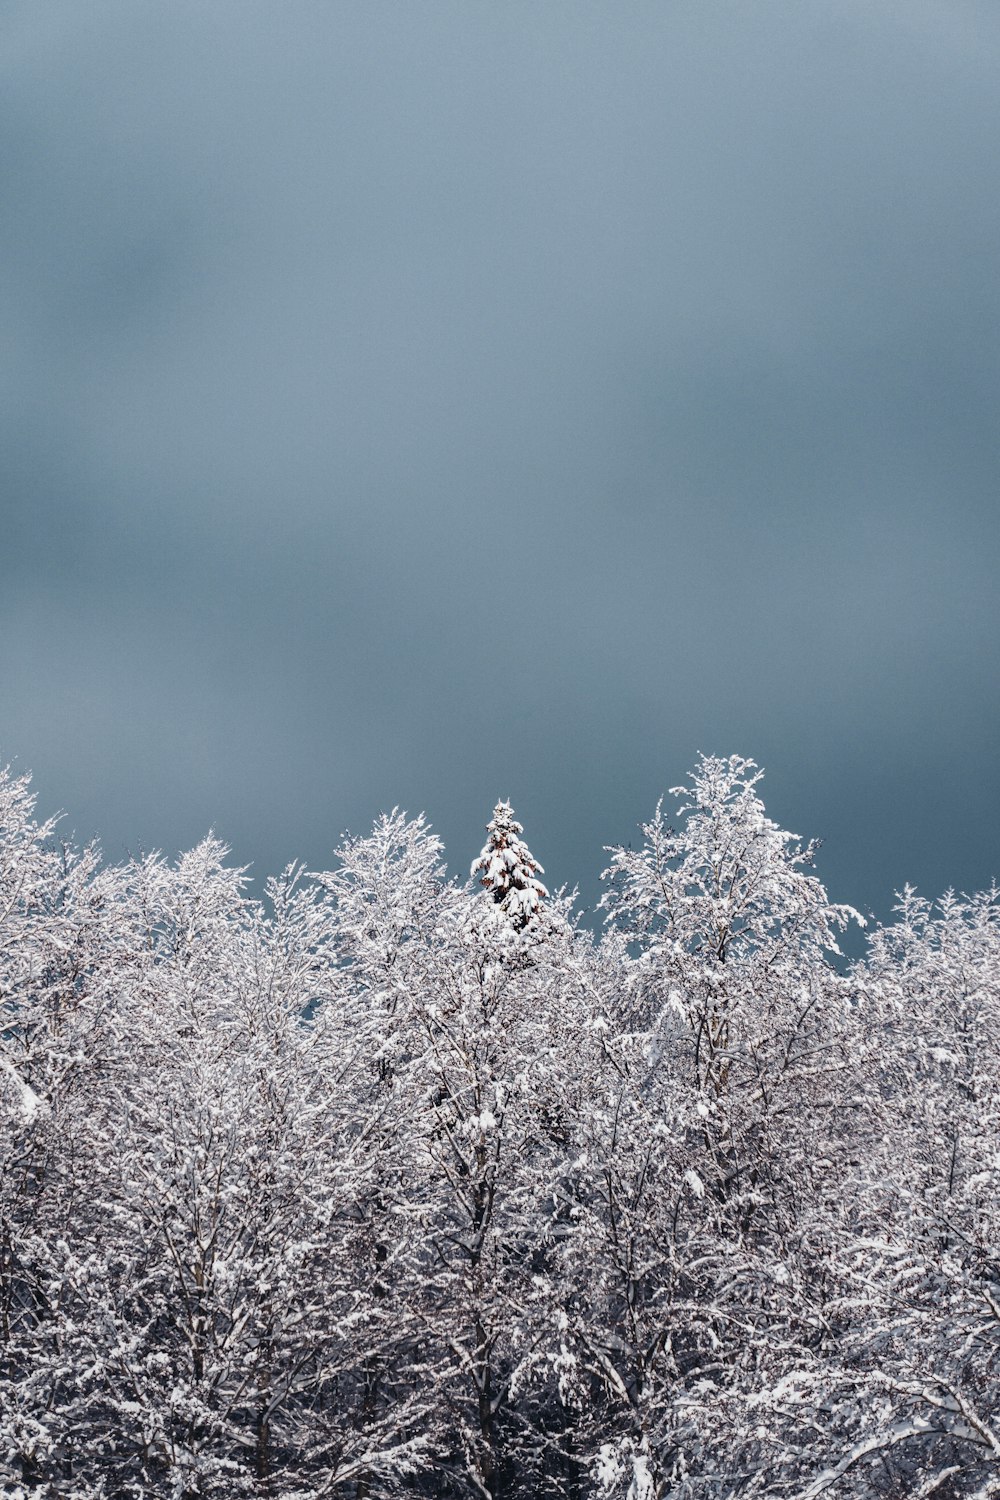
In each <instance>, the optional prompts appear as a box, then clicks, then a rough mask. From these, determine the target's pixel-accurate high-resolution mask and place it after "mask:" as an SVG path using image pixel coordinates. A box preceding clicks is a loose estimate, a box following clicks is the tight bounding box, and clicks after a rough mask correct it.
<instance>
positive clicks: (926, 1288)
mask: <svg viewBox="0 0 1000 1500" xmlns="http://www.w3.org/2000/svg"><path fill="white" fill-rule="evenodd" d="M760 775H761V773H760V772H759V770H758V768H757V767H756V766H755V765H754V763H753V762H752V761H749V760H746V759H743V758H741V757H737V756H733V757H729V758H718V757H702V758H701V759H700V760H699V762H698V765H697V766H696V767H695V770H694V772H693V773H692V775H691V777H690V778H689V780H688V782H687V783H686V784H685V785H684V786H682V787H679V788H676V789H675V790H674V792H673V793H672V794H671V796H672V799H674V800H675V801H676V802H677V804H678V805H677V807H676V811H674V812H673V813H672V814H671V815H670V817H668V815H667V813H666V811H665V810H664V808H663V806H661V807H660V808H658V809H657V811H656V813H655V815H654V817H653V818H652V820H651V821H650V822H649V823H648V824H647V825H645V826H644V827H643V830H642V839H641V842H640V843H638V844H637V846H636V847H635V848H629V849H616V850H613V851H611V852H610V859H609V867H608V869H607V871H606V872H605V875H606V893H605V896H604V898H603V902H602V906H603V915H604V917H605V919H606V920H605V922H604V925H603V929H602V932H601V934H600V935H595V934H594V933H593V932H591V931H590V930H588V929H587V928H585V927H583V926H582V925H581V924H580V922H579V920H578V918H577V917H576V916H575V914H574V910H573V903H572V899H571V897H570V896H568V895H566V894H565V893H557V894H555V895H550V893H549V892H548V890H547V889H546V887H545V886H544V885H543V884H542V882H541V879H540V878H539V877H540V876H541V875H542V874H543V873H544V872H543V871H542V869H541V867H540V865H539V864H538V862H537V860H536V859H535V858H534V857H533V855H532V854H531V852H530V850H529V849H528V847H527V844H526V843H525V842H524V840H523V838H522V833H523V830H522V829H521V827H520V825H519V824H518V823H517V821H516V819H515V817H514V813H513V810H512V809H511V808H510V806H509V805H508V804H506V803H500V804H498V806H497V808H496V811H495V813H494V816H493V819H492V821H491V823H490V825H489V829H488V838H487V844H486V847H485V848H484V850H483V853H482V855H481V856H480V858H479V859H478V860H477V861H476V863H475V865H474V866H473V871H472V878H471V879H470V880H469V881H466V882H463V881H461V880H458V879H454V878H449V876H448V874H447V872H446V870H445V867H444V864H443V851H442V847H441V844H440V842H439V840H438V839H437V838H436V837H435V835H434V834H433V832H432V831H431V829H430V828H429V827H428V826H427V824H426V822H425V821H424V819H423V818H415V819H410V818H408V817H407V816H406V815H404V814H402V813H400V812H398V811H394V812H393V813H391V814H389V815H386V816H382V817H380V818H379V819H378V820H377V822H376V823H375V826H374V828H373V830H372V832H371V833H370V834H368V835H367V836H365V837H360V838H349V839H347V840H346V841H345V842H344V843H343V845H342V846H341V848H340V849H339V850H338V851H337V856H336V859H335V861H334V864H333V868H332V869H331V870H329V871H324V872H314V873H310V872H306V871H304V870H302V869H301V868H298V867H295V866H292V867H289V868H288V869H286V870H285V871H284V873H283V874H282V875H281V876H280V877H278V878H274V879H272V880H270V881H269V882H268V884H267V887H266V891H265V894H264V897H263V899H260V900H258V899H251V897H250V895H249V894H248V889H247V881H246V875H245V872H244V871H241V870H239V869H235V868H232V867H231V866H229V865H228V864H227V863H226V858H227V850H226V849H225V847H224V846H223V845H222V844H220V843H219V842H218V841H217V840H216V839H214V838H208V839H206V840H205V841H204V842H203V843H201V844H200V845H198V847H197V848H195V849H193V850H192V851H191V852H190V853H187V854H185V855H183V856H182V857H180V858H179V859H178V860H177V861H176V862H172V863H171V862H169V861H167V860H165V859H163V858H162V857H160V856H159V855H151V856H148V857H144V858H141V859H133V860H129V861H128V862H126V863H124V864H120V865H116V866H112V865H108V864H105V863H103V862H102V861H101V859H100V857H99V853H98V851H97V850H96V849H95V848H83V849H77V848H73V847H70V846H67V845H65V844H62V843H60V842H59V840H58V837H57V828H56V825H55V824H54V823H53V822H42V821H39V820H38V819H37V817H36V814H35V805H34V802H33V799H32V795H31V792H30V788H29V785H28V782H27V779H26V778H23V777H16V776H13V775H11V774H10V773H9V772H5V773H3V774H2V776H0V1006H2V1012H3V1032H2V1040H0V1482H2V1485H3V1488H4V1492H5V1493H6V1494H9V1495H11V1496H12V1497H15V1500H56V1497H60V1500H70V1497H81V1500H126V1497H129V1500H132V1497H146V1496H168V1497H173V1500H193V1497H206V1500H208V1497H213V1500H214V1497H219V1500H222V1497H243V1496H255V1497H256V1496H271V1497H275V1500H321V1497H330V1500H389V1497H399V1496H427V1497H430V1496H442V1497H455V1500H458V1497H462V1500H528V1497H548V1496H552V1497H556V1500H558V1497H565V1500H585V1497H586V1500H667V1497H669V1500H736V1497H783V1500H818V1497H820V1496H827V1497H829V1500H862V1497H865V1500H867V1497H871V1496H877V1497H903V1496H907V1497H909V1496H932V1495H933V1496H934V1497H936V1500H956V1497H972V1496H982V1497H986V1496H989V1495H996V1494H1000V1358H998V1355H1000V1248H998V1247H1000V1222H998V1219H1000V1211H998V1202H1000V1198H998V1187H1000V1130H998V1127H1000V1109H998V1104H1000V1087H998V1084H1000V1075H998V1067H997V1061H998V1045H1000V1032H998V1019H1000V905H998V893H997V891H996V890H995V889H993V890H990V891H987V892H984V893H982V894H979V895H974V896H971V897H966V896H957V895H955V894H953V893H950V894H948V895H946V896H945V897H944V898H942V899H941V900H940V901H939V902H937V903H936V904H931V903H930V902H928V901H927V900H925V899H924V898H922V897H921V896H918V895H917V893H916V892H915V891H913V890H912V889H910V888H907V889H906V890H905V891H904V892H903V893H902V894H901V896H900V897H899V904H898V906H897V908H896V910H895V913H894V918H893V920H892V921H891V922H890V923H889V924H888V925H886V926H879V927H877V928H876V929H875V930H874V931H873V932H872V933H871V934H870V935H869V938H868V946H867V952H866V954H865V956H864V958H863V959H861V960H859V961H857V962H855V963H853V964H850V965H848V964H847V963H846V962H845V961H842V960H840V959H839V958H838V951H839V950H838V946H837V943H838V937H839V935H840V934H841V933H842V932H843V930H844V929H845V927H846V926H847V924H848V923H852V922H854V921H860V918H858V916H857V913H855V912H853V911H852V910H851V909H850V908H849V907H845V906H838V905H834V904H832V903H831V902H830V901H829V899H828V897H827V893H826V891H825V890H824V888H823V886H822V884H821V883H820V881H819V880H818V879H817V877H816V875H815V874H814V873H813V856H814V852H815V850H814V847H813V846H812V845H803V844H801V843H800V841H799V840H798V839H796V838H795V837H793V836H792V835H791V834H789V833H787V832H784V831H783V830H781V829H780V828H779V827H778V826H777V825H776V824H775V823H773V822H772V821H771V820H770V819H769V818H768V817H767V815H766V813H765V809H764V806H763V803H762V801H761V798H760V794H759V783H760Z"/></svg>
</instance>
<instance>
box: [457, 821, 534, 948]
mask: <svg viewBox="0 0 1000 1500" xmlns="http://www.w3.org/2000/svg"><path fill="white" fill-rule="evenodd" d="M486 832H487V833H488V834H489V838H488V840H487V842H486V844H485V845H484V846H483V848H482V850H481V851H480V853H479V856H478V858H477V859H476V860H475V861H474V862H473V865H472V872H471V873H472V878H473V879H475V877H476V876H477V875H479V876H480V881H479V883H480V885H482V886H485V888H486V889H487V890H488V891H489V892H490V894H491V895H492V897H493V900H494V901H495V902H496V904H497V905H498V906H499V908H500V910H501V911H502V912H503V913H504V915H505V916H507V917H509V918H510V921H511V923H512V924H513V926H514V928H515V929H516V930H517V931H519V932H520V931H522V930H523V929H524V928H525V927H527V925H528V923H529V922H531V921H532V919H533V918H534V917H536V916H537V915H538V913H539V911H540V910H541V909H542V906H543V904H544V902H545V901H547V900H548V895H549V893H548V891H547V890H546V888H545V886H544V885H543V884H542V882H541V881H540V880H539V879H537V876H538V875H544V874H545V871H544V870H543V869H542V867H541V865H540V864H539V863H538V861H537V860H536V859H535V857H534V856H533V854H532V853H531V850H530V849H529V848H528V846H527V844H526V843H525V842H524V840H523V839H522V838H521V834H522V833H523V832H524V829H523V827H522V825H521V824H520V823H519V822H518V821H517V819H516V818H515V817H514V809H513V808H512V807H511V805H510V803H509V802H498V803H497V805H496V807H495V808H494V809H493V817H492V818H491V819H490V821H489V823H487V825H486Z"/></svg>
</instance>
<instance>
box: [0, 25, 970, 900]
mask: <svg viewBox="0 0 1000 1500" xmlns="http://www.w3.org/2000/svg"><path fill="white" fill-rule="evenodd" d="M998 127H1000V9H998V7H997V6H996V4H995V0H984V3H982V4H978V3H963V0H941V3H937V4H933V3H928V0H898V3H891V4H890V3H878V0H874V3H873V0H857V3H852V0H824V3H822V4H812V3H809V0H787V3H781V4H779V3H772V0H755V3H754V4H752V5H748V4H744V3H742V0H740V3H737V0H732V3H728V4H723V3H714V0H670V3H664V0H656V3H650V4H632V3H623V0H607V3H605V4H591V3H586V0H572V3H568V0H567V3H559V0H545V3H544V4H539V3H538V0H525V3H514V0H504V3H502V4H499V5H498V4H495V3H492V0H491V3H487V0H461V3H455V4H445V3H441V0H422V3H421V4H419V5H415V4H407V3H403V0H397V3H392V4H390V3H383V0H358V3H350V4H348V3H335V0H324V3H319V0H317V3H305V0H272V3H268V4H263V3H256V0H211V3H210V4H205V3H204V0H198V3H197V4H185V3H183V0H170V3H164V0H150V3H137V0H121V3H114V4H112V3H105V0H88V3H87V4H84V5H81V4H80V3H79V0H67V3H65V4H58V3H50V0H8V3H6V4H4V5H3V7H2V9H0V142H2V153H0V171H2V200H0V201H2V211H0V320H2V322H0V350H2V356H0V396H2V405H0V421H2V442H0V469H2V473H0V506H2V520H3V529H2V546H0V632H2V641H3V650H2V655H0V661H2V667H0V754H2V755H3V757H4V758H5V759H11V758H14V759H15V761H16V763H17V764H18V765H19V766H21V767H24V768H27V767H30V768H32V769H33V770H34V772H35V780H36V787H37V790H38V792H39V795H40V802H41V806H42V809H43V810H44V811H46V812H48V811H53V810H55V809H56V808H58V807H62V808H64V809H65V811H66V815H67V816H66V826H67V828H72V829H75V830H76V832H77V833H78V835H80V836H81V837H89V836H91V835H93V834H94V833H99V834H100V836H101V839H102V842H103V844H104V847H105V849H106V851H107V853H108V855H109V856H110V857H113V858H118V857H120V856H121V854H122V852H123V850H124V849H125V847H126V846H128V847H131V848H133V849H134V848H138V847H146V848H152V847H164V848H167V849H170V850H174V849H176V848H177V847H179V846H185V845H188V844H190V843H192V842H194V841H195V840H196V839H197V838H198V837H200V836H201V835H202V834H203V833H204V832H205V831H206V829H207V828H208V827H209V825H212V826H214V827H215V828H216V830H217V831H218V832H219V833H220V834H221V835H222V836H223V837H224V838H226V839H227V840H228V841H229V842H230V843H231V844H232V845H233V848H234V853H235V855H236V857H238V858H239V859H240V860H241V861H253V862H254V865H255V867H256V868H257V869H258V871H270V870H273V869H276V868H278V867H280V866H281V865H282V864H283V863H284V862H285V861H286V860H288V859H290V858H292V857H295V856H301V857H304V858H305V859H306V860H307V861H309V862H310V863H311V864H313V865H315V864H323V863H327V862H328V859H329V851H330V849H331V848H332V847H333V845H334V844H335V843H336V842H337V840H338V838H339V836H340V834H341V832H342V830H344V829H345V828H350V829H351V830H353V831H363V830H364V829H366V828H367V827H368V826H369V824H370V823H371V820H372V818H373V817H374V815H375V814H376V813H377V812H378V811H379V810H380V809H381V808H383V807H390V806H392V805H393V804H399V805H401V806H404V807H406V808H408V809H409V810H410V811H411V812H417V811H420V810H425V811H426V812H427V814H428V816H429V817H430V819H431V821H432V822H433V823H434V825H435V826H436V827H437V828H438V829H439V831H440V832H441V833H442V835H443V837H444V838H445V840H446V843H447V846H448V852H449V856H450V859H451V862H452V864H453V866H454V867H457V868H460V869H464V868H467V866H468V862H469V860H470V859H471V858H472V857H473V855H474V854H475V853H476V851H477V850H478V848H479V846H480V844H481V843H482V829H483V824H484V823H485V822H486V820H487V818H488V816H489V813H490V810H491V808H492V805H493V803H494V802H495V800H496V798H497V796H498V795H504V796H509V797H510V798H511V799H512V800H513V802H514V805H515V807H516V808H517V810H518V812H519V815H520V816H521V819H522V821H523V822H524V824H525V829H526V837H527V839H528V842H529V844H530V845H531V847H532V849H533V850H534V852H535V854H536V855H537V856H538V857H539V858H540V859H541V861H542V863H543V864H544V865H545V866H546V868H547V870H548V874H549V877H550V882H554V883H556V884H559V883H561V882H563V881H566V882H568V883H570V884H573V883H577V882H579V883H580V885H581V887H582V888H583V891H584V894H585V896H586V897H587V898H588V900H592V899H593V896H594V894H595V892H596V875H597V872H598V871H599V869H600V868H601V864H602V855H601V846H602V845H604V844H608V843H612V842H619V841H620V842H626V841H628V840H629V839H630V838H631V837H632V836H633V834H634V830H635V827H636V824H637V823H638V822H640V821H641V820H642V819H643V818H645V817H647V816H648V815H649V814H650V813H651V812H652V809H653V807H654V805H655V802H656V799H657V796H658V795H659V793H660V792H661V791H663V790H664V789H666V788H667V787H669V786H671V785H673V784H674V783H676V782H678V781H680V780H681V779H683V777H684V775H685V774H686V772H687V770H688V769H689V767H690V766H691V765H692V763H693V761H694V758H695V755H696V753H697V752H698V751H699V750H705V751H708V752H714V753H720V754H727V753H729V752H731V751H738V752H740V753H741V754H746V755H752V756H753V757H754V758H755V759H756V760H758V761H759V762H760V763H761V764H763V765H764V766H766V768H767V772H768V777H767V782H766V783H765V787H764V792H765V800H766V801H767V804H768V809H769V811H770V812H771V813H772V815H773V816H774V817H776V818H777V819H778V820H779V821H780V822H782V823H783V824H784V825H785V826H787V827H791V828H793V829H794V830H795V831H796V832H799V833H802V834H803V835H820V836H822V837H823V838H824V839H825V841H826V842H825V846H824V849H823V852H822V855H821V857H820V873H821V874H822V875H823V876H824V878H825V879H826V881H827V883H828V885H829V886H830V889H831V891H832V893H833V894H834V895H835V896H836V897H837V898H838V899H841V900H850V901H853V902H855V903H856V904H859V905H862V906H864V907H869V906H872V907H874V908H875V909H876V910H877V911H879V912H880V913H884V912H886V911H887V910H888V907H889V906H890V904H891V892H892V890H893V887H894V886H898V885H900V884H901V883H902V882H903V881H904V880H906V879H910V880H913V881H915V882H916V883H918V884H919V885H920V886H921V887H922V888H924V889H925V890H926V892H927V893H928V894H932V893H937V892H938V891H939V890H940V889H942V888H944V887H945V886H947V885H949V884H955V885H957V886H959V887H964V888H967V889H971V888H974V887H978V886H981V885H984V884H986V883H988V881H989V880H990V878H991V877H992V876H993V875H994V874H998V875H1000V858H998V857H997V844H996V829H997V822H998V817H997V815H998V810H1000V790H998V787H1000V779H998V774H997V755H996V749H997V730H998V719H1000V710H998V693H997V686H998V665H1000V611H998V606H997V584H996V579H997V571H998V563H1000V524H998V519H1000V518H998V503H997V475H998V457H1000V454H998V448H1000V422H998V393H1000V358H998V353H1000V275H998V237H1000V194H998V192H997V148H998Z"/></svg>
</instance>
